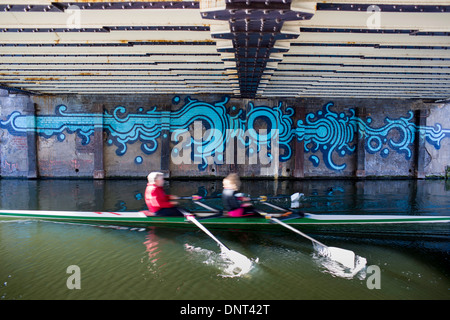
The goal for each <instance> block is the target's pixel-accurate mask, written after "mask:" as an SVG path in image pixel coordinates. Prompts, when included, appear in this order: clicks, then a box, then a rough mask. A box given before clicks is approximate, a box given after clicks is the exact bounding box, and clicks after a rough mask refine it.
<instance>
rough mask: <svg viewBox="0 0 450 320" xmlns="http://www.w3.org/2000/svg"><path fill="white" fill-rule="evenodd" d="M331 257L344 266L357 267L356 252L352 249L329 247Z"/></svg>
mask: <svg viewBox="0 0 450 320" xmlns="http://www.w3.org/2000/svg"><path fill="white" fill-rule="evenodd" d="M328 252H329V258H330V259H332V260H334V261H337V262H339V263H340V264H342V265H343V266H345V267H347V268H349V269H354V268H355V253H354V252H353V251H350V250H346V249H342V248H336V247H328Z"/></svg>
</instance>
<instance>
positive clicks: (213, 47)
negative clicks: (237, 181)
mask: <svg viewBox="0 0 450 320" xmlns="http://www.w3.org/2000/svg"><path fill="white" fill-rule="evenodd" d="M449 34H450V2H449V1H434V0H431V1H411V0H391V1H376V2H374V1H368V0H359V1H356V2H355V1H348V0H341V1H319V2H307V1H302V0H201V1H151V2H148V1H130V0H129V1H118V0H117V1H107V2H102V1H94V0H91V1H89V0H88V1H70V2H68V1H51V0H31V1H22V0H17V1H13V0H0V88H4V89H5V88H6V89H8V90H24V91H27V92H31V93H35V94H67V93H74V94H98V93H101V94H104V93H107V94H205V93H206V94H207V93H218V94H226V95H232V96H238V97H243V98H258V97H317V96H324V97H357V98H359V97H361V98H412V99H435V100H439V99H448V98H449V97H450V69H449V66H450V50H449V48H450V40H449V39H450V38H449Z"/></svg>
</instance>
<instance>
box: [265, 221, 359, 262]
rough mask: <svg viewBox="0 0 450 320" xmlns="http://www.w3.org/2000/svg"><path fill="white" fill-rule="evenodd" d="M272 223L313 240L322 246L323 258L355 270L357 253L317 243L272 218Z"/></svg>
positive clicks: (304, 235)
mask: <svg viewBox="0 0 450 320" xmlns="http://www.w3.org/2000/svg"><path fill="white" fill-rule="evenodd" d="M270 220H271V221H274V222H276V223H278V224H279V225H281V226H283V227H285V228H287V229H289V230H291V231H293V232H295V233H297V234H299V235H301V236H302V237H305V238H306V239H308V240H311V241H312V242H314V243H316V244H318V245H319V246H320V250H319V253H320V254H321V255H323V256H326V257H328V258H330V259H331V260H334V261H337V262H339V263H340V264H342V265H343V266H345V267H347V268H350V269H354V268H355V253H354V252H353V251H351V250H347V249H342V248H336V247H328V246H326V245H324V244H323V243H322V242H319V241H317V240H316V239H314V238H311V237H310V236H308V235H307V234H304V233H303V232H301V231H300V230H297V229H295V228H293V227H292V226H290V225H288V224H286V223H284V222H282V221H280V220H278V219H277V218H272V217H270Z"/></svg>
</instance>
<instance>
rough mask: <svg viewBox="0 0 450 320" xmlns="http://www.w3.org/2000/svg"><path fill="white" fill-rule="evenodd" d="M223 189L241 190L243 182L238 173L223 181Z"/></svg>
mask: <svg viewBox="0 0 450 320" xmlns="http://www.w3.org/2000/svg"><path fill="white" fill-rule="evenodd" d="M223 187H224V188H225V189H233V190H236V191H237V190H239V188H240V187H241V180H240V179H239V176H238V175H237V174H236V173H230V174H229V175H228V176H227V177H226V178H225V179H223Z"/></svg>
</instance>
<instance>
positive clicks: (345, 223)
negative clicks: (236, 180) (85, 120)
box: [0, 210, 450, 237]
mask: <svg viewBox="0 0 450 320" xmlns="http://www.w3.org/2000/svg"><path fill="white" fill-rule="evenodd" d="M196 216H197V217H198V219H201V221H202V224H203V225H205V226H207V227H208V228H222V229H223V228H226V229H249V230H252V229H266V230H267V229H271V230H276V229H280V227H279V226H278V225H277V224H274V223H272V222H271V221H270V219H266V218H265V217H241V218H234V217H225V216H221V215H218V214H217V213H214V212H209V213H205V212H202V213H198V214H196ZM17 219H25V220H32V219H37V220H46V221H57V222H69V223H87V224H96V225H99V224H100V225H113V226H128V227H149V226H167V227H195V226H194V225H193V224H192V223H190V222H189V221H188V220H187V219H186V218H185V217H158V216H147V215H146V214H145V211H136V212H100V211H99V212H83V211H46V210H0V220H17ZM281 219H283V220H284V222H285V223H287V224H289V225H291V226H292V227H294V228H297V229H300V230H303V231H311V232H318V233H322V232H324V233H328V234H338V235H349V234H353V235H356V234H360V235H361V236H364V237H370V236H384V235H387V234H389V235H392V234H395V235H403V236H405V235H409V236H412V237H417V236H424V235H432V236H438V237H449V236H450V225H449V224H448V223H450V216H432V215H430V216H412V215H353V214H348V215H332V214H310V213H306V214H305V215H304V217H302V216H300V215H298V214H295V213H294V214H292V215H288V216H287V217H286V218H281Z"/></svg>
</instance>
